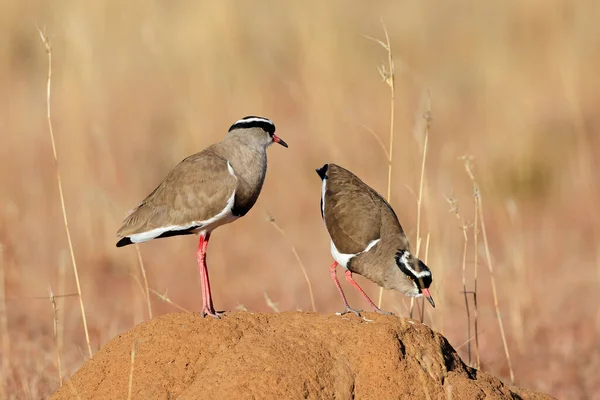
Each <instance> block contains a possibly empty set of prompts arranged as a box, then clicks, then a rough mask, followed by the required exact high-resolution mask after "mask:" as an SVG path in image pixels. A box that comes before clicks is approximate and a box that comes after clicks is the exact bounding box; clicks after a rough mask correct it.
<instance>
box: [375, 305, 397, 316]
mask: <svg viewBox="0 0 600 400" xmlns="http://www.w3.org/2000/svg"><path fill="white" fill-rule="evenodd" d="M373 311H374V312H376V313H377V314H382V315H394V313H393V312H389V311H383V310H382V309H381V308H379V307H374V309H373Z"/></svg>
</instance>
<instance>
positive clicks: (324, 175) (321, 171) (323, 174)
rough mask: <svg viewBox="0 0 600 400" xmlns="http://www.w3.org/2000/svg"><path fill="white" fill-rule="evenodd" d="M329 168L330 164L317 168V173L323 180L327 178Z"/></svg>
mask: <svg viewBox="0 0 600 400" xmlns="http://www.w3.org/2000/svg"><path fill="white" fill-rule="evenodd" d="M328 169H329V164H325V165H323V166H322V167H321V168H317V169H316V170H315V171H317V174H319V176H320V177H321V180H323V179H327V170H328Z"/></svg>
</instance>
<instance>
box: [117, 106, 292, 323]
mask: <svg viewBox="0 0 600 400" xmlns="http://www.w3.org/2000/svg"><path fill="white" fill-rule="evenodd" d="M273 142H275V143H279V144H280V145H282V146H284V147H288V145H287V143H285V142H284V141H283V140H281V139H280V138H279V137H278V136H277V135H275V125H274V124H273V122H272V121H271V120H269V119H267V118H263V117H253V116H250V117H245V118H242V119H240V120H239V121H237V122H236V123H234V124H233V125H232V126H231V128H229V132H228V133H227V136H225V139H223V140H222V141H221V142H219V143H215V144H213V145H212V146H209V147H208V148H206V149H204V150H203V151H201V152H200V153H196V154H194V155H191V156H189V157H187V158H185V159H184V160H183V161H181V162H180V163H179V164H178V165H177V166H176V167H175V168H174V169H173V170H171V172H169V174H168V175H167V176H166V178H165V179H164V180H163V181H162V182H161V183H160V184H159V185H158V187H157V188H156V189H154V190H153V191H152V193H150V194H149V195H148V197H146V198H145V199H144V200H143V201H142V202H141V203H140V204H139V205H138V206H137V207H136V208H135V209H134V210H133V211H131V212H130V213H129V214H128V215H127V217H125V220H124V221H123V225H122V226H121V228H120V229H119V230H118V232H117V236H118V237H121V238H122V239H121V240H119V241H118V242H117V247H122V246H127V245H128V244H132V243H140V242H146V241H148V240H151V239H157V238H164V237H169V236H177V235H190V234H198V235H200V241H199V243H198V250H197V252H196V258H197V261H198V266H199V268H200V280H201V284H202V316H205V315H206V314H208V315H211V316H213V317H215V318H219V315H218V313H216V312H215V308H214V306H213V302H212V295H211V292H210V283H209V280H208V270H207V268H206V248H207V246H208V240H209V238H210V234H211V232H212V231H213V230H214V229H215V228H217V227H218V226H221V225H224V224H227V223H229V222H233V221H235V220H236V219H238V218H239V217H242V216H244V215H246V213H247V212H248V211H249V210H250V209H251V208H252V206H253V205H254V203H256V199H258V195H259V194H260V190H261V188H262V185H263V182H264V180H265V174H266V172H267V147H269V145H271V143H273Z"/></svg>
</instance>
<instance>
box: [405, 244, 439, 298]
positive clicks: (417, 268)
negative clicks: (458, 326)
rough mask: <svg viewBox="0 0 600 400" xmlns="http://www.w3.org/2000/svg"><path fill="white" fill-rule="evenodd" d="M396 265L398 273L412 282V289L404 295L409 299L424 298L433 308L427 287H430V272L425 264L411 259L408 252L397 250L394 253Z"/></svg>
mask: <svg viewBox="0 0 600 400" xmlns="http://www.w3.org/2000/svg"><path fill="white" fill-rule="evenodd" d="M396 265H397V266H398V268H400V271H402V273H403V274H404V275H406V277H407V278H408V279H409V280H410V281H411V282H412V288H411V289H410V290H409V291H408V293H405V294H406V295H407V296H410V297H421V296H425V298H426V299H427V301H429V303H430V304H431V305H432V306H433V307H435V303H434V302H433V298H432V297H431V293H430V292H429V286H431V282H432V276H431V270H430V269H429V268H428V267H427V265H425V263H424V262H423V261H421V260H419V259H418V258H416V257H413V255H412V254H410V252H409V251H408V250H399V251H398V252H397V253H396Z"/></svg>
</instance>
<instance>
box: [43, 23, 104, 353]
mask: <svg viewBox="0 0 600 400" xmlns="http://www.w3.org/2000/svg"><path fill="white" fill-rule="evenodd" d="M38 32H39V34H40V38H41V40H42V43H43V44H44V47H45V48H46V53H47V54H48V80H47V84H46V118H47V119H48V131H49V133H50V141H51V142H52V153H53V155H54V166H55V168H56V180H57V183H58V193H59V195H60V205H61V208H62V214H63V222H64V225H65V232H66V234H67V242H68V243H69V252H70V253H71V263H72V264H73V274H74V275H75V283H76V284H77V294H78V297H79V306H80V308H81V319H82V321H83V330H84V331H85V341H86V343H87V349H88V354H89V356H90V357H92V345H91V344H90V333H89V331H88V326H87V318H86V316H85V307H84V305H83V294H82V292H81V284H80V282H79V273H78V271H77V263H76V262H75V252H74V251H73V242H72V240H71V231H70V230H69V222H68V219H67V210H66V207H65V196H64V193H63V187H62V180H61V177H60V169H59V167H58V156H57V153H56V142H55V140H54V130H53V129H52V113H51V112H50V95H51V88H52V47H51V46H50V40H49V39H48V36H47V35H46V33H45V32H43V31H42V30H41V29H40V28H38Z"/></svg>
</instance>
